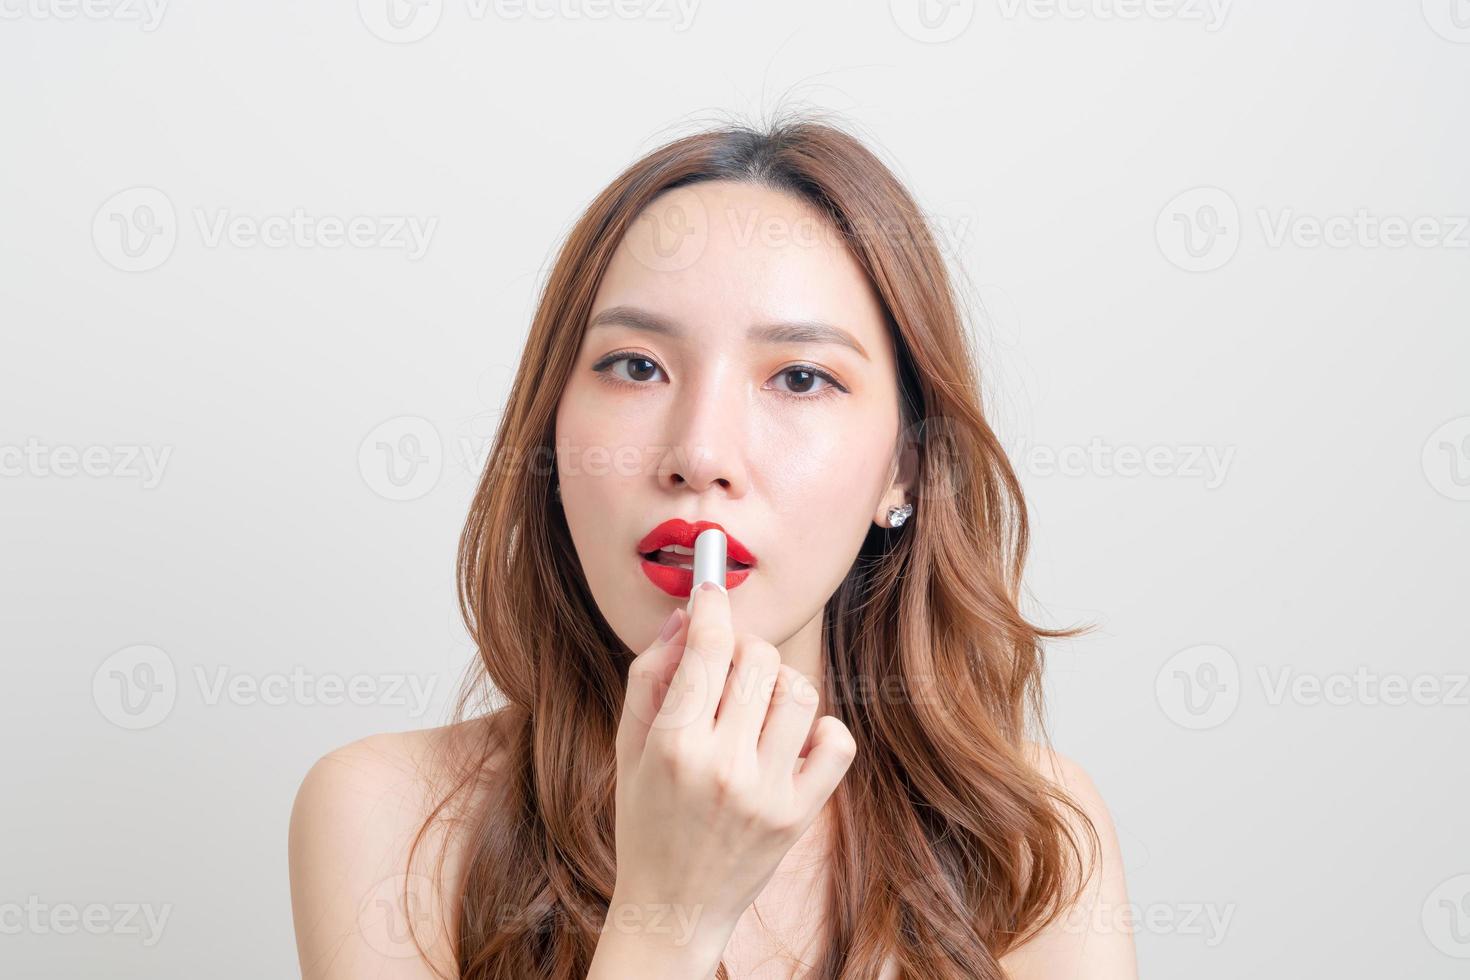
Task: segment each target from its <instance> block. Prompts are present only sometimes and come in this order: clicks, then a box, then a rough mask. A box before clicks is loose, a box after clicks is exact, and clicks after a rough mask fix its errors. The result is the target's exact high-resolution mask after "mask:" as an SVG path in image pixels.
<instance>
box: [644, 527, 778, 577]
mask: <svg viewBox="0 0 1470 980" xmlns="http://www.w3.org/2000/svg"><path fill="white" fill-rule="evenodd" d="M712 527H718V528H719V529H720V530H721V531H725V529H724V528H723V527H721V526H720V525H719V524H716V523H715V522H714V521H695V522H694V523H693V524H691V523H689V522H688V521H684V520H680V519H679V518H677V517H676V518H674V519H672V520H668V521H664V522H663V523H662V524H660V525H659V526H658V527H656V528H654V529H653V530H652V531H649V532H648V533H647V534H646V535H644V536H643V540H642V541H639V542H638V553H639V554H640V555H646V554H648V553H649V552H650V551H657V550H658V549H660V548H662V547H663V546H664V545H669V544H677V545H679V546H680V547H683V548H693V547H694V539H695V538H697V537H699V535H700V533H701V532H702V531H705V530H708V529H709V528H712ZM725 556H726V557H727V558H733V559H735V560H736V561H738V562H739V563H740V564H742V565H754V564H755V563H756V561H755V555H752V554H751V553H750V552H749V551H748V550H747V549H746V547H745V545H743V544H741V543H740V542H739V541H737V540H736V539H735V537H734V535H732V534H731V533H730V532H729V531H725Z"/></svg>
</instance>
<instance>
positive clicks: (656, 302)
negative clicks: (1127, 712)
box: [290, 120, 1135, 980]
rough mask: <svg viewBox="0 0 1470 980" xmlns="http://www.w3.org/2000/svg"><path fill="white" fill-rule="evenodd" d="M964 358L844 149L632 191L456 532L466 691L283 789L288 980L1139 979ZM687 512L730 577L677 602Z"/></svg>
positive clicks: (781, 154) (775, 130)
mask: <svg viewBox="0 0 1470 980" xmlns="http://www.w3.org/2000/svg"><path fill="white" fill-rule="evenodd" d="M976 378H977V368H976V365H975V362H974V356H973V352H972V350H971V347H970V345H969V342H968V340H967V335H966V333H965V331H964V328H963V326H962V323H961V318H960V315H959V312H958V310H957V307H956V303H955V300H954V297H953V295H952V293H951V287H950V284H949V281H948V278H947V275H946V272H945V268H944V264H943V261H942V258H941V255H940V252H939V251H938V250H937V248H936V247H935V243H934V242H933V240H932V239H931V237H930V233H929V230H928V229H927V227H926V225H925V222H924V220H923V218H922V216H921V214H920V212H919V209H918V207H917V206H916V205H915V203H914V201H913V200H912V198H911V197H910V196H909V194H908V193H907V192H906V191H905V190H904V188H903V187H902V186H901V185H900V184H899V183H898V181H897V180H896V179H895V178H894V176H893V174H892V173H891V172H890V171H889V170H888V169H887V168H886V167H885V166H884V165H883V164H882V163H881V162H880V161H879V160H878V159H877V157H875V156H874V155H873V154H872V153H871V152H869V151H868V150H867V149H866V148H865V147H864V146H863V145H862V144H861V142H860V141H858V140H857V139H855V138H854V137H852V136H851V135H849V134H848V133H846V132H844V131H843V130H842V129H841V128H839V127H835V126H832V125H828V124H826V123H822V122H819V121H815V120H805V121H791V122H788V123H785V124H781V125H777V126H774V127H771V128H769V129H767V130H764V131H757V130H753V129H750V128H746V127H742V126H729V127H722V128H718V129H715V130H712V131H708V132H704V133H701V134H697V135H694V136H690V137H687V138H683V139H679V140H676V141H674V142H672V143H670V144H669V145H666V146H664V147H662V148H660V149H658V150H655V151H654V152H652V153H650V154H648V155H647V156H646V157H644V158H643V159H641V160H639V161H638V162H637V163H635V164H634V165H633V166H632V167H630V168H629V169H628V170H627V171H626V172H625V173H624V174H622V175H621V176H620V177H618V179H617V180H616V181H614V182H613V183H612V185H611V186H609V187H608V188H607V189H606V190H605V191H603V192H602V194H601V195H600V196H598V198H597V199H596V200H595V201H594V202H593V204H592V205H591V207H590V208H589V209H588V210H587V212H586V213H585V214H584V215H583V216H582V217H581V219H580V220H579V221H578V222H577V224H576V226H575V227H574V228H573V230H572V232H571V234H570V236H569V239H568V241H567V242H566V243H565V245H564V247H563V248H562V251H561V253H560V255H559V257H558V260H557V262H556V264H555V266H554V268H553V269H552V272H551V275H550V278H549V280H548V282H547V285H546V287H545V291H544V293H543V295H542V297H541V300H540V303H539V307H538V309H537V313H536V317H535V321H534V323H533V325H532V328H531V332H530V336H529V338H528V340H527V343H526V347H525V350H524V352H523V354H522V361H521V370H520V372H519V374H518V375H517V377H516V379H515V383H514V385H513V388H512V391H511V393H510V396H509V400H508V405H507V408H506V411H505V414H504V417H503V420H502V422H501V425H500V428H499V431H498V432H497V435H496V438H495V442H494V446H493V450H492V452H491V454H490V462H489V463H488V464H487V466H486V469H485V472H484V474H483V475H482V478H481V480H480V484H479V487H478V490H477V492H476V495H475V499H474V502H473V504H472V506H471V509H470V514H469V519H468V522H467V524H466V527H465V530H464V534H463V536H462V538H461V542H460V555H459V568H460V580H459V581H460V602H461V609H462V612H463V614H464V618H465V621H466V623H467V625H468V627H469V630H470V632H471V634H472V635H473V636H474V638H475V641H476V644H477V646H478V649H479V653H480V657H479V660H480V664H481V665H482V666H483V671H481V672H479V674H478V676H476V677H474V678H472V679H473V680H474V681H475V682H476V683H475V684H472V685H470V686H467V688H466V689H465V691H464V692H463V693H462V696H461V699H460V702H459V705H458V713H457V715H456V718H457V721H456V723H455V724H453V725H450V726H447V727H445V728H440V729H434V730H430V731H420V732H408V733H402V734H393V735H379V736H374V737H370V738H367V739H364V740H362V741H360V742H357V743H354V744H352V745H348V746H346V747H344V748H341V749H339V750H337V751H335V752H332V753H331V754H329V755H327V756H326V757H324V758H323V759H322V760H320V761H319V762H318V763H317V764H316V765H315V766H314V767H313V768H312V769H311V771H310V772H309V773H308V774H307V776H306V778H305V780H304V782H303V784H302V787H301V789H300V792H299V794H298V797H297V800H296V805H295V808H294V810H293V813H292V818H291V837H290V843H291V884H292V897H293V906H294V914H295V922H296V930H297V937H298V944H299V948H300V955H301V963H302V971H303V974H304V975H305V976H306V977H307V978H308V980H315V978H338V977H342V978H346V977H363V976H372V977H376V978H384V977H402V978H409V977H412V978H428V977H433V976H446V977H463V978H475V980H482V978H483V980H489V978H496V980H530V978H557V980H572V978H576V980H582V978H587V977H592V978H596V980H603V978H619V980H621V978H624V977H639V978H642V977H671V978H672V977H680V978H686V977H701V978H703V977H710V976H719V977H722V978H731V977H733V978H740V980H755V978H760V980H764V978H774V977H782V978H785V977H792V976H810V977H822V978H838V977H842V978H859V977H862V978H874V977H877V978H897V977H915V978H918V977H923V978H953V980H960V978H964V980H974V978H1001V977H1007V976H1009V977H1012V978H1031V977H1038V978H1039V977H1068V978H1082V977H1086V978H1098V980H1103V978H1107V980H1111V978H1118V977H1132V976H1134V973H1135V971H1134V962H1133V946H1132V940H1131V937H1130V935H1129V929H1128V927H1127V926H1128V923H1127V922H1126V915H1124V914H1123V913H1124V912H1125V911H1126V902H1127V896H1126V892H1125V888H1124V882H1123V878H1122V872H1121V868H1120V860H1119V855H1118V848H1117V843H1116V837H1115V834H1114V831H1113V828H1112V824H1111V821H1110V819H1109V817H1108V813H1107V810H1106V808H1105V806H1104V804H1103V802H1102V800H1101V799H1100V798H1099V796H1098V794H1097V791H1096V789H1095V788H1094V787H1093V785H1092V784H1091V782H1090V781H1089V780H1088V778H1087V776H1086V775H1085V774H1084V773H1082V772H1081V771H1080V770H1079V769H1078V768H1077V767H1076V765H1075V764H1073V763H1071V762H1070V761H1069V760H1067V759H1065V758H1063V757H1062V756H1060V755H1057V754H1055V753H1053V752H1051V751H1049V750H1047V749H1046V748H1044V747H1043V745H1042V744H1041V743H1040V742H1038V741H1032V740H1031V738H1033V737H1036V738H1041V737H1042V736H1041V734H1040V732H1041V729H1040V727H1039V726H1040V721H1041V719H1040V708H1041V696H1040V679H1041V665H1042V653H1041V646H1040V644H1041V641H1042V640H1044V639H1045V638H1046V637H1052V636H1061V635H1070V634H1071V633H1072V632H1075V631H1051V630H1046V629H1041V628H1038V627H1035V626H1033V625H1031V624H1030V623H1028V622H1027V621H1026V620H1025V619H1024V618H1023V617H1022V615H1021V613H1020V612H1019V610H1018V596H1019V591H1020V577H1021V569H1022V563H1023V559H1024V552H1025V549H1026V543H1027V525H1026V515H1025V510H1024V504H1023V502H1022V498H1021V490H1020V487H1019V485H1018V483H1017V480H1016V477H1015V475H1014V473H1013V471H1012V469H1011V467H1010V466H1009V464H1008V462H1007V460H1006V458H1005V456H1004V454H1003V452H1002V450H1001V448H1000V446H999V444H998V441H997V439H996V437H995V435H994V433H993V432H992V431H991V429H990V427H989V426H988V425H987V423H986V421H985V419H984V417H983V415H982V412H981V407H980V397H979V393H978V391H977V381H976ZM710 525H716V526H719V527H720V528H721V529H723V530H724V531H725V532H726V534H727V535H728V542H729V554H730V556H731V561H730V563H729V565H728V566H727V578H726V582H725V586H726V588H725V590H719V589H715V590H713V591H703V590H701V591H700V592H698V593H696V594H694V595H692V596H691V595H690V594H689V590H690V575H689V572H688V571H687V570H686V569H684V568H681V567H679V566H680V565H685V564H687V563H688V558H687V552H688V548H687V546H688V545H689V544H690V543H691V542H692V539H693V535H694V534H695V533H697V532H698V531H699V530H702V529H703V528H705V527H707V526H710ZM686 604H687V606H688V612H686V611H685V607H686ZM635 655H636V656H635ZM484 681H488V682H489V684H490V685H493V689H494V691H495V692H496V693H497V694H498V695H499V696H500V697H502V698H503V699H504V702H505V703H504V704H503V705H502V706H500V707H499V708H498V710H495V711H493V712H484V713H476V712H472V711H468V710H467V708H468V706H469V705H471V704H472V703H473V702H474V701H475V695H477V694H482V693H484V692H485V690H486V688H485V686H484V684H482V683H480V682H484Z"/></svg>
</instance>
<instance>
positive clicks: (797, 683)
mask: <svg viewBox="0 0 1470 980" xmlns="http://www.w3.org/2000/svg"><path fill="white" fill-rule="evenodd" d="M779 687H780V690H781V691H782V693H783V700H785V701H789V702H791V703H792V704H795V705H797V706H798V707H802V708H813V709H814V708H815V707H816V705H817V689H816V686H815V685H813V684H812V682H811V681H810V680H808V679H807V676H806V675H805V674H803V673H802V672H801V671H799V670H797V669H796V668H795V667H792V666H790V665H789V664H782V665H781V668H780V681H779Z"/></svg>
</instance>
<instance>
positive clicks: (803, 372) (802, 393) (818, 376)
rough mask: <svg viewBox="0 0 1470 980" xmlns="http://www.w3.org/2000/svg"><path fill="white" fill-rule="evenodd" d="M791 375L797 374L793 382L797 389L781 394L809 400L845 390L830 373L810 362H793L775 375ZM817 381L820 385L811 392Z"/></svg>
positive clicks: (785, 376)
mask: <svg viewBox="0 0 1470 980" xmlns="http://www.w3.org/2000/svg"><path fill="white" fill-rule="evenodd" d="M792 376H798V380H796V381H795V382H794V384H795V386H796V389H797V390H795V391H783V392H782V394H783V395H786V396H787V397H789V398H800V399H806V400H808V401H810V400H811V399H814V398H828V397H831V396H833V395H839V394H842V393H844V392H846V391H847V389H846V388H844V387H842V385H841V384H839V383H838V381H837V379H836V378H834V377H832V375H831V374H829V373H827V372H826V371H823V370H822V369H821V368H819V367H815V366H813V365H811V364H793V365H792V366H791V367H789V368H782V369H781V371H780V373H778V374H777V375H776V377H778V378H789V377H792ZM819 381H820V382H821V383H822V386H821V387H819V388H816V393H815V394H813V393H812V388H813V387H814V386H816V384H817V383H818V382H819Z"/></svg>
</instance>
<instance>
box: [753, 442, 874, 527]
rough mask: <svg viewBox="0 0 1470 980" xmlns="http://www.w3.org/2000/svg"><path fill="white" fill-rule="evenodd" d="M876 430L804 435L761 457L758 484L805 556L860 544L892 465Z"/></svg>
mask: <svg viewBox="0 0 1470 980" xmlns="http://www.w3.org/2000/svg"><path fill="white" fill-rule="evenodd" d="M876 428H877V426H876V425H875V426H873V427H869V428H867V430H866V431H862V427H859V426H854V427H851V428H849V427H847V426H843V427H841V428H835V427H834V428H829V429H828V430H827V431H826V432H820V433H819V432H812V433H808V434H807V436H806V437H805V438H803V439H802V440H801V441H799V442H790V443H786V444H784V445H782V446H780V448H779V449H778V450H777V451H775V452H772V453H770V454H769V455H768V456H767V457H766V460H767V462H765V463H763V464H762V465H763V467H764V469H765V473H764V477H763V479H762V480H761V482H762V484H763V485H764V486H765V487H767V488H769V492H770V497H771V500H772V502H773V505H774V506H775V507H776V508H777V512H778V513H779V514H780V518H781V523H782V525H783V526H784V529H785V533H786V540H787V541H788V542H791V543H793V544H796V545H799V546H801V547H802V548H803V549H804V550H805V551H806V553H808V554H816V553H819V552H828V551H833V550H837V551H842V550H843V549H845V548H847V547H848V546H849V545H851V547H852V549H853V550H855V549H856V547H857V546H858V545H860V544H861V543H862V538H863V536H864V535H865V534H867V530H868V527H867V525H868V524H869V523H870V522H871V520H872V516H873V514H872V511H873V507H874V505H875V502H876V501H877V499H878V496H879V495H880V494H881V493H882V492H883V490H884V489H885V487H886V485H887V484H886V481H887V479H888V475H889V470H890V468H891V463H892V459H891V453H890V452H888V451H887V449H886V447H887V446H888V445H889V443H887V442H879V441H877V440H875V439H874V438H873V432H874V431H875V429H876ZM849 536H850V537H852V539H853V540H847V539H848V537H849Z"/></svg>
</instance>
